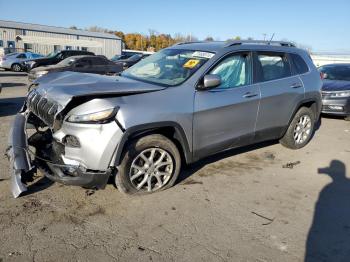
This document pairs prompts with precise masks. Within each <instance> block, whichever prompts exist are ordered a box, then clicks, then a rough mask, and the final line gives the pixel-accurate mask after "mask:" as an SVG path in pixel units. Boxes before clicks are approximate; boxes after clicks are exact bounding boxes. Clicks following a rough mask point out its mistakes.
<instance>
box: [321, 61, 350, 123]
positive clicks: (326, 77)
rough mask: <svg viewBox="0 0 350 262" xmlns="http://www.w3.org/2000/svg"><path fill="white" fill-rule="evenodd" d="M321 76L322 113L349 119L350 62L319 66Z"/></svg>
mask: <svg viewBox="0 0 350 262" xmlns="http://www.w3.org/2000/svg"><path fill="white" fill-rule="evenodd" d="M319 71H320V73H321V76H322V78H323V87H322V103H323V106H322V113H324V114H328V115H337V116H343V117H344V119H345V120H347V121H350V64H330V65H324V66H321V67H319Z"/></svg>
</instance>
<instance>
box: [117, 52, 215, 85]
mask: <svg viewBox="0 0 350 262" xmlns="http://www.w3.org/2000/svg"><path fill="white" fill-rule="evenodd" d="M213 56H214V54H213V53H210V52H202V51H193V50H183V49H164V50H162V51H159V52H157V53H155V54H154V55H151V56H149V57H147V58H145V59H143V60H141V61H140V62H138V63H137V64H135V65H134V66H132V67H130V68H129V69H127V70H125V71H124V72H123V73H122V76H124V77H127V78H132V79H135V80H140V81H144V82H149V83H153V84H159V85H165V86H175V85H179V84H181V83H183V82H184V81H186V80H187V79H188V78H189V77H190V76H191V75H192V74H194V72H196V71H197V70H198V69H199V68H200V67H201V66H202V65H203V64H204V63H205V62H206V61H208V60H209V59H210V58H211V57H213Z"/></svg>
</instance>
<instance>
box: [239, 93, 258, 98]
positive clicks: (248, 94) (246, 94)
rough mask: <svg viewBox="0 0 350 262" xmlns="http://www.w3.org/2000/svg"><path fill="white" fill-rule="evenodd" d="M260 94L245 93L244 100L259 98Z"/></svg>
mask: <svg viewBox="0 0 350 262" xmlns="http://www.w3.org/2000/svg"><path fill="white" fill-rule="evenodd" d="M257 95H258V94H254V93H251V92H247V93H245V94H244V95H243V96H242V97H244V98H251V97H254V96H257Z"/></svg>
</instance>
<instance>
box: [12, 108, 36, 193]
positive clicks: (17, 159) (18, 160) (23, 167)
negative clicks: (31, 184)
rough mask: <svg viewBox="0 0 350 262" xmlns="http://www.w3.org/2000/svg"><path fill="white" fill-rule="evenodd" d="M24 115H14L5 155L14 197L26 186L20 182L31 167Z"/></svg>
mask: <svg viewBox="0 0 350 262" xmlns="http://www.w3.org/2000/svg"><path fill="white" fill-rule="evenodd" d="M25 126H26V116H25V115H24V113H19V114H17V115H16V118H15V121H14V123H13V126H12V129H11V131H10V136H9V147H8V151H7V155H8V157H9V160H10V170H11V171H10V172H11V191H12V194H13V196H14V197H18V196H19V195H20V194H21V193H23V192H24V191H27V187H26V186H25V184H24V183H23V182H22V181H23V178H24V176H25V175H26V174H28V172H30V171H31V170H32V169H33V167H32V165H31V161H30V157H29V155H28V153H27V151H26V149H27V148H28V144H27V134H26V131H25V130H26V127H25Z"/></svg>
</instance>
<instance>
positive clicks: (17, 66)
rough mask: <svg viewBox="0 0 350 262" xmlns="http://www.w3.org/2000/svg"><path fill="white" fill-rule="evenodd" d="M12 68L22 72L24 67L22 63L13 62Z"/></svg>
mask: <svg viewBox="0 0 350 262" xmlns="http://www.w3.org/2000/svg"><path fill="white" fill-rule="evenodd" d="M11 70H12V71H14V72H20V71H21V70H22V67H21V65H20V64H13V65H12V66H11Z"/></svg>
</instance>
